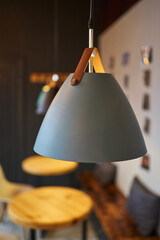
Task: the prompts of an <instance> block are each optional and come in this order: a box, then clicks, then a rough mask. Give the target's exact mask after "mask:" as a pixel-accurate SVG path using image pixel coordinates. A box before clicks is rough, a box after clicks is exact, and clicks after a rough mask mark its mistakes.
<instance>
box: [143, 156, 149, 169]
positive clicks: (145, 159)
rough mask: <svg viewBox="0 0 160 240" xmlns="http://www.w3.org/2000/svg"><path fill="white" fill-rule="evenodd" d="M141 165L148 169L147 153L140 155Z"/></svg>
mask: <svg viewBox="0 0 160 240" xmlns="http://www.w3.org/2000/svg"><path fill="white" fill-rule="evenodd" d="M141 167H142V168H144V169H146V170H149V169H150V157H149V155H148V154H147V155H145V156H143V157H142V161H141Z"/></svg>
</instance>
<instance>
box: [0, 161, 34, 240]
mask: <svg viewBox="0 0 160 240" xmlns="http://www.w3.org/2000/svg"><path fill="white" fill-rule="evenodd" d="M31 188H32V186H30V185H26V184H20V183H13V182H9V181H8V180H7V179H6V177H5V174H4V171H3V168H2V165H1V164H0V203H1V212H0V222H1V221H2V220H3V216H4V213H5V210H6V207H7V203H9V202H10V200H11V199H12V198H13V197H14V196H15V195H16V194H18V193H21V192H24V191H27V190H30V189H31ZM0 240H1V239H0Z"/></svg>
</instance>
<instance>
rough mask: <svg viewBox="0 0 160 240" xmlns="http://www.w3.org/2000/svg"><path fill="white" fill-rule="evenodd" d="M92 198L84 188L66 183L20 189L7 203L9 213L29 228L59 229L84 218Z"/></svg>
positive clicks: (16, 220) (90, 207)
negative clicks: (66, 185)
mask: <svg viewBox="0 0 160 240" xmlns="http://www.w3.org/2000/svg"><path fill="white" fill-rule="evenodd" d="M91 209H92V200H91V198H90V197H89V196H88V195H87V194H86V193H84V192H82V191H80V190H77V189H74V188H68V187H40V188H35V189H33V190H31V191H28V192H24V193H21V194H19V195H17V196H16V197H14V198H13V199H12V201H11V202H10V203H9V205H8V216H9V218H10V219H11V220H12V221H13V222H14V223H16V224H19V225H21V226H23V227H27V228H31V229H44V230H51V229H58V228H63V227H69V226H71V225H73V224H75V223H77V222H81V221H83V220H85V219H86V218H87V217H88V215H89V214H90V212H91Z"/></svg>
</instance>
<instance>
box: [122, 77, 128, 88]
mask: <svg viewBox="0 0 160 240" xmlns="http://www.w3.org/2000/svg"><path fill="white" fill-rule="evenodd" d="M123 86H124V87H125V88H129V75H128V74H125V75H124V77H123Z"/></svg>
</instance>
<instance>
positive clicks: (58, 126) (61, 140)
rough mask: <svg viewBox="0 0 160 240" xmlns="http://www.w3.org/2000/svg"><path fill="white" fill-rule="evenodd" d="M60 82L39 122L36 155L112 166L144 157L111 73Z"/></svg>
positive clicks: (141, 142)
mask: <svg viewBox="0 0 160 240" xmlns="http://www.w3.org/2000/svg"><path fill="white" fill-rule="evenodd" d="M72 76H73V74H70V75H69V77H68V78H67V79H66V81H65V82H64V84H63V86H62V87H61V89H60V90H59V92H58V93H57V95H56V97H55V98H54V100H53V102H52V103H51V105H50V107H49V109H48V112H47V114H46V116H45V118H44V120H43V123H42V125H41V128H40V131H39V133H38V136H37V139H36V143H35V146H34V150H35V152H37V153H38V154H40V155H43V156H46V157H49V158H54V159H60V160H68V161H75V162H114V161H124V160H129V159H134V158H138V157H140V156H142V155H144V154H145V153H146V146H145V143H144V139H143V136H142V133H141V130H140V127H139V124H138V122H137V119H136V117H135V114H134V112H133V110H132V108H131V106H130V104H129V102H128V100H127V98H126V96H125V94H124V93H123V91H122V90H121V88H120V86H119V84H118V83H117V81H116V80H115V78H114V77H113V76H112V75H111V74H106V73H84V74H83V77H82V79H81V82H80V84H78V85H77V86H74V87H73V86H72V85H71V84H70V80H71V78H72Z"/></svg>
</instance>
